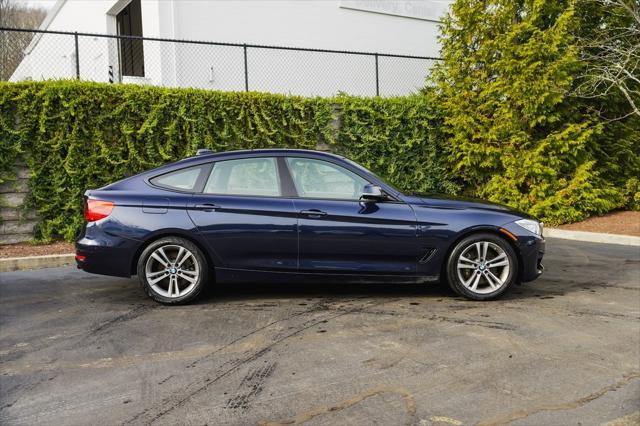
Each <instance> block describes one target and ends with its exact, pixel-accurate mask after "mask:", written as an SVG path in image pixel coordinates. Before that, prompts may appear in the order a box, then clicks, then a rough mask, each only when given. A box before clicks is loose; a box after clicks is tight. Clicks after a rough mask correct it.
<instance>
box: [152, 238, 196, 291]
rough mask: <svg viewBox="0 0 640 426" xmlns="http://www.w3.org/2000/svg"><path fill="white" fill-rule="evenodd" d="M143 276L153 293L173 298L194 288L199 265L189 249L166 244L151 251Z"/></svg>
mask: <svg viewBox="0 0 640 426" xmlns="http://www.w3.org/2000/svg"><path fill="white" fill-rule="evenodd" d="M145 276H146V278H147V283H148V284H149V286H150V287H151V289H152V290H153V291H154V292H155V293H157V294H159V295H161V296H164V297H168V298H171V299H175V298H177V297H183V296H186V295H187V294H189V293H190V292H191V291H192V290H193V289H194V288H195V286H196V284H197V282H198V278H200V265H199V264H198V260H197V259H196V257H195V256H194V255H193V253H192V252H191V251H189V250H187V249H186V248H184V247H182V246H178V245H173V244H168V245H165V246H162V247H158V248H157V249H155V250H154V251H153V253H151V255H150V256H149V258H148V259H147V264H146V265H145Z"/></svg>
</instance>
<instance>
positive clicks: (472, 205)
mask: <svg viewBox="0 0 640 426" xmlns="http://www.w3.org/2000/svg"><path fill="white" fill-rule="evenodd" d="M405 197H406V201H407V202H409V203H410V204H412V205H415V206H424V207H434V208H442V209H460V210H462V209H465V210H466V209H479V210H490V211H495V212H500V213H509V214H513V215H515V216H520V217H523V218H528V219H533V218H532V217H531V216H530V215H528V214H527V213H524V212H522V211H520V210H517V209H514V208H512V207H509V206H506V205H504V204H498V203H491V202H489V201H485V200H480V199H477V198H469V197H460V196H455V195H447V194H438V193H420V192H413V193H411V194H408V195H406V196H405Z"/></svg>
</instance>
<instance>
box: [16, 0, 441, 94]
mask: <svg viewBox="0 0 640 426" xmlns="http://www.w3.org/2000/svg"><path fill="white" fill-rule="evenodd" d="M351 3H354V4H356V6H357V5H359V4H362V5H364V6H368V5H370V4H371V2H366V1H359V2H358V1H350V0H342V1H341V0H316V1H306V0H273V1H265V0H244V1H236V0H217V1H203V0H180V1H177V0H142V19H143V23H142V27H143V34H144V35H145V36H147V37H161V38H178V39H187V40H210V41H217V42H229V43H247V44H261V45H276V46H291V47H311V48H320V49H331V50H353V51H366V52H380V53H393V54H404V55H417V56H438V44H437V38H436V37H437V33H438V32H437V31H438V30H437V25H438V23H437V22H434V21H430V20H425V19H415V18H407V17H401V16H394V15H391V14H386V13H374V12H368V11H362V10H354V9H350V8H346V7H341V6H350V5H351ZM431 3H433V4H434V8H433V10H432V9H431V8H430V7H429V5H430V4H431ZM442 3H443V1H439V0H430V1H424V2H416V1H414V2H410V1H404V2H402V3H397V4H394V3H393V2H388V1H387V2H380V3H375V4H373V6H374V9H375V8H376V7H378V6H379V5H386V6H387V8H388V6H392V7H391V9H394V8H395V9H402V8H404V9H405V10H410V9H411V8H413V9H416V7H417V6H419V7H420V8H422V9H423V10H422V12H424V11H425V10H427V12H429V13H432V12H433V13H436V12H437V11H438V10H442ZM445 3H446V2H445ZM123 5H126V0H67V1H66V2H65V1H62V2H61V7H60V8H59V11H58V13H57V14H56V15H55V17H54V19H53V20H52V21H51V23H50V25H48V28H47V29H50V30H61V31H78V32H89V33H108V32H109V33H114V32H115V25H114V18H113V16H114V15H115V13H117V12H118V11H119V10H120V8H121V7H122V6H123ZM416 5H417V6H416ZM396 6H397V7H396ZM400 6H402V7H400ZM365 8H366V7H365ZM378 8H379V7H378ZM423 15H424V13H423ZM74 55H75V54H74V43H73V37H69V36H62V35H55V36H54V35H44V36H42V37H41V39H40V41H39V43H38V44H37V45H36V47H35V48H34V49H33V51H31V52H30V54H29V57H28V59H27V60H25V61H24V62H23V64H21V66H20V67H19V69H18V70H17V72H16V73H15V74H14V76H13V77H12V80H20V79H25V78H33V79H41V78H52V77H54V78H58V77H62V78H69V77H73V76H75V56H74ZM144 57H145V77H146V80H147V81H148V82H149V83H151V84H158V85H167V86H183V87H200V88H208V89H218V90H244V86H245V82H244V53H243V50H242V48H236V47H224V46H210V45H196V44H175V43H165V42H157V41H145V43H144ZM247 63H248V71H249V73H248V74H249V88H250V90H257V91H270V92H280V93H294V94H302V95H335V94H336V93H337V92H338V91H346V92H348V93H350V94H355V95H372V94H375V84H376V83H375V82H376V75H375V58H374V57H373V56H353V55H338V54H331V53H311V52H296V51H276V50H268V49H253V48H249V50H248V52H247ZM109 65H112V66H113V67H114V70H115V71H116V72H117V69H118V66H117V50H116V43H115V41H113V40H107V39H104V38H93V37H91V38H90V37H81V38H80V72H81V78H82V79H91V80H97V81H107V77H108V66H109ZM430 65H431V64H430V63H428V62H425V61H418V60H411V59H395V58H387V57H383V56H381V57H379V68H378V70H379V85H380V92H381V94H382V95H396V94H406V93H408V92H411V91H416V90H417V89H419V88H420V87H421V86H422V85H423V84H424V77H425V75H426V74H427V73H428V68H429V66H430ZM116 77H117V76H116ZM116 79H117V78H116Z"/></svg>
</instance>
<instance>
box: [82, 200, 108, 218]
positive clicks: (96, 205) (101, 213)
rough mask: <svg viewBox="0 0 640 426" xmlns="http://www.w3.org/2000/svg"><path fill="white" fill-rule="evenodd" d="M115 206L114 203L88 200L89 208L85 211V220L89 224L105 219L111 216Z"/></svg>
mask: <svg viewBox="0 0 640 426" xmlns="http://www.w3.org/2000/svg"><path fill="white" fill-rule="evenodd" d="M114 206H115V204H114V202H113V201H102V200H87V206H86V208H85V209H84V218H85V219H87V221H88V222H94V221H96V220H100V219H104V218H105V217H107V216H109V215H110V214H111V210H113V207H114Z"/></svg>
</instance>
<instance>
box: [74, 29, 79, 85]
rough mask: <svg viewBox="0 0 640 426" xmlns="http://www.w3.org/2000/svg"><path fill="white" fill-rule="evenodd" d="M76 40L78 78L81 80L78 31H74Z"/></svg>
mask: <svg viewBox="0 0 640 426" xmlns="http://www.w3.org/2000/svg"><path fill="white" fill-rule="evenodd" d="M73 37H74V39H75V41H76V78H77V79H78V80H80V49H79V48H78V32H77V31H76V32H75V33H73Z"/></svg>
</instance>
